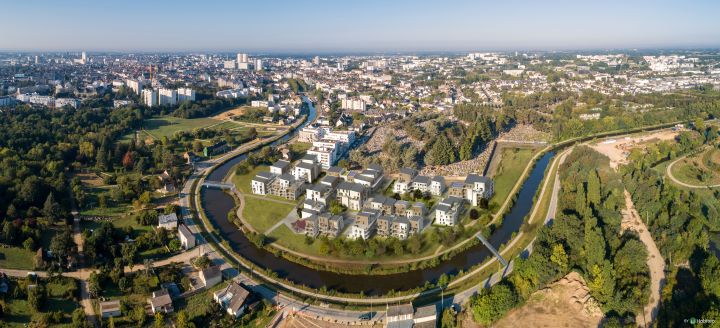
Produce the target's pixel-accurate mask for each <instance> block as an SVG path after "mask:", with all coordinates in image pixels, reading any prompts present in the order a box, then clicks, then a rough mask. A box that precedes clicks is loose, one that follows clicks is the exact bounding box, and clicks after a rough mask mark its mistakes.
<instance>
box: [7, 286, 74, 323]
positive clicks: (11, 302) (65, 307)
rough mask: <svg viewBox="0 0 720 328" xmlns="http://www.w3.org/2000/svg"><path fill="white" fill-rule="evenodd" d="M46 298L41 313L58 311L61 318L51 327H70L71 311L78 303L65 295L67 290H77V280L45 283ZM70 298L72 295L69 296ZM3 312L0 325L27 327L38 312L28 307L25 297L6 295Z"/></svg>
mask: <svg viewBox="0 0 720 328" xmlns="http://www.w3.org/2000/svg"><path fill="white" fill-rule="evenodd" d="M46 288H47V291H48V298H47V300H46V301H45V304H44V305H43V306H42V307H41V309H40V310H41V312H42V313H49V312H54V311H59V312H60V313H62V315H63V318H62V322H60V323H53V324H52V325H51V326H52V327H72V324H71V316H72V312H73V311H74V310H75V309H76V308H78V307H79V306H80V305H79V304H78V303H77V302H74V301H72V300H70V299H68V298H67V297H66V293H67V292H68V291H69V290H72V289H74V290H77V282H76V281H75V280H74V279H70V278H64V279H61V280H58V281H54V282H48V283H47V284H46ZM71 299H72V297H71ZM3 310H4V314H3V317H2V319H0V326H1V327H27V326H28V323H30V321H32V320H33V317H37V315H38V313H37V312H36V311H34V310H32V309H31V308H30V305H29V304H28V302H27V300H26V298H25V297H22V298H17V299H16V298H11V297H6V298H5V301H4V308H3Z"/></svg>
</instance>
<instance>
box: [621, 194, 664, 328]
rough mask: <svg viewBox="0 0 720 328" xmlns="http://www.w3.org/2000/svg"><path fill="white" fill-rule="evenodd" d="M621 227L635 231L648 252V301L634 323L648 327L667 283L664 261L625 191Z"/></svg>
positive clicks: (654, 316)
mask: <svg viewBox="0 0 720 328" xmlns="http://www.w3.org/2000/svg"><path fill="white" fill-rule="evenodd" d="M623 226H624V229H630V230H635V231H636V232H637V233H638V236H639V237H640V241H641V242H642V243H643V244H645V247H646V248H647V251H648V257H647V265H648V268H649V269H650V299H649V300H648V304H647V305H645V308H644V309H643V311H642V313H638V314H637V317H636V318H635V322H637V323H638V324H642V325H643V327H650V326H651V323H652V322H653V321H655V319H656V318H657V313H658V310H659V308H660V295H661V293H662V289H663V287H664V286H665V282H666V281H667V280H666V279H667V278H666V277H665V261H664V260H663V257H662V255H661V254H660V250H659V249H658V248H657V245H656V244H655V241H654V240H653V238H652V236H651V235H650V231H648V229H647V226H645V223H644V222H643V221H642V219H641V218H640V215H638V212H637V210H636V209H635V204H634V203H633V200H632V197H631V196H630V193H629V192H628V191H627V190H625V209H624V210H623Z"/></svg>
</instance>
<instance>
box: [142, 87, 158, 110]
mask: <svg viewBox="0 0 720 328" xmlns="http://www.w3.org/2000/svg"><path fill="white" fill-rule="evenodd" d="M142 100H143V104H145V106H148V107H153V106H157V105H158V92H157V91H156V90H143V91H142Z"/></svg>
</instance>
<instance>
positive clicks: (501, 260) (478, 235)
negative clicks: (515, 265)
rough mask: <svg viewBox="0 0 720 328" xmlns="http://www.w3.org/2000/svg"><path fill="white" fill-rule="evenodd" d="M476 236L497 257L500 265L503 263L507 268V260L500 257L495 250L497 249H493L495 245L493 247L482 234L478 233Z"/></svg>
mask: <svg viewBox="0 0 720 328" xmlns="http://www.w3.org/2000/svg"><path fill="white" fill-rule="evenodd" d="M476 236H477V238H478V239H480V241H481V242H482V243H483V245H485V247H487V249H489V250H490V252H492V253H493V255H495V257H497V259H498V261H500V263H502V265H503V267H506V266H507V265H508V263H507V261H505V259H504V258H503V257H502V256H501V255H500V253H499V252H498V251H497V249H495V247H493V245H491V244H490V242H489V241H488V240H487V239H485V236H483V235H482V233H478V234H477V235H476Z"/></svg>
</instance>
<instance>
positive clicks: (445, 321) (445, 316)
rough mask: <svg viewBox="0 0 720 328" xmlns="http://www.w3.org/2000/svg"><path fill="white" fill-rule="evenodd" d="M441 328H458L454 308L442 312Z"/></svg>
mask: <svg viewBox="0 0 720 328" xmlns="http://www.w3.org/2000/svg"><path fill="white" fill-rule="evenodd" d="M440 327H441V328H455V327H457V319H456V318H455V313H454V312H453V309H452V308H447V309H445V310H443V312H442V319H441V321H440Z"/></svg>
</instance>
